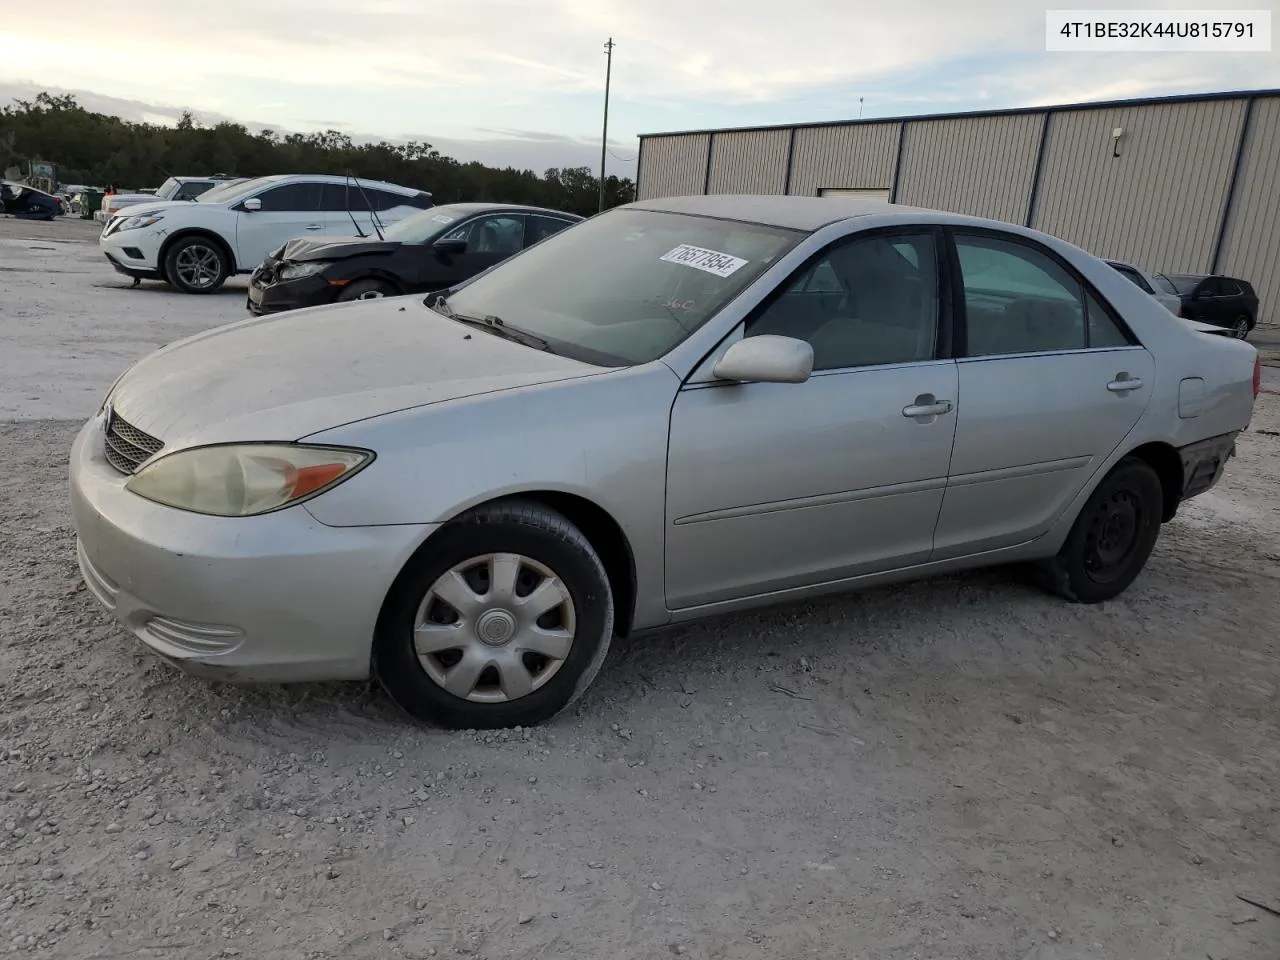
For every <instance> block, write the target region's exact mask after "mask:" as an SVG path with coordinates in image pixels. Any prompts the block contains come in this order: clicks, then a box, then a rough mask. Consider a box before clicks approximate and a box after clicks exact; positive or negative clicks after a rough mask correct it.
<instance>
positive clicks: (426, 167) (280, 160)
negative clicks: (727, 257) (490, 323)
mask: <svg viewBox="0 0 1280 960" xmlns="http://www.w3.org/2000/svg"><path fill="white" fill-rule="evenodd" d="M32 161H36V162H40V161H43V162H48V163H53V164H54V165H55V168H56V171H57V179H58V180H59V181H60V182H62V183H85V184H97V185H105V184H114V185H115V186H116V187H117V188H118V189H120V190H121V191H125V190H134V189H138V188H154V187H158V186H159V185H160V184H161V183H162V182H163V181H164V180H165V179H166V178H168V177H169V176H183V175H208V174H213V173H225V174H228V175H230V176H236V177H259V176H266V175H268V174H275V173H331V174H337V175H339V176H341V175H345V174H346V173H348V172H351V173H352V174H354V175H355V176H357V177H364V178H367V179H370V180H387V181H390V182H391V183H399V184H403V185H404V186H406V187H415V188H417V189H419V190H426V191H429V192H430V193H431V194H432V196H433V198H434V199H435V202H436V203H454V202H458V201H467V200H471V201H491V202H497V203H524V204H535V205H538V206H545V207H552V208H554V209H557V210H567V211H570V212H573V213H578V214H582V215H583V216H588V215H590V214H593V213H595V212H596V210H597V208H598V206H599V191H600V181H599V179H598V178H597V177H596V176H594V175H593V174H592V172H591V170H590V168H588V167H570V168H566V169H559V168H552V169H550V170H547V171H545V172H544V173H543V174H542V175H541V176H539V175H538V174H537V173H535V172H534V171H532V170H519V169H516V168H515V167H502V168H497V167H489V166H485V165H484V164H482V163H477V162H475V161H472V162H469V163H461V162H459V161H457V160H455V159H453V158H452V157H446V156H444V155H442V154H441V153H440V151H438V150H436V149H435V148H434V147H432V146H431V144H429V143H419V142H410V143H388V142H386V141H380V142H378V143H360V144H357V143H353V142H352V140H351V138H350V137H349V136H347V135H346V134H344V133H342V132H340V131H337V130H326V131H324V132H321V133H307V134H302V133H288V134H283V135H282V134H280V133H278V132H277V131H274V130H263V131H261V132H259V133H251V132H249V130H248V129H247V128H246V127H245V126H243V125H242V124H239V123H229V122H224V123H217V124H214V125H213V126H204V125H201V124H200V123H198V122H197V121H196V119H195V118H194V117H193V116H192V115H191V113H190V112H184V113H183V114H182V117H181V119H180V120H179V121H178V123H177V125H176V126H172V127H167V126H161V125H159V124H152V123H135V122H133V121H129V120H122V119H121V118H119V117H113V116H110V115H108V114H103V113H94V112H92V111H89V110H86V109H84V108H83V107H82V106H80V104H79V103H77V102H76V99H75V97H74V96H71V95H69V94H68V95H54V94H50V93H40V94H37V95H36V97H35V99H34V100H16V101H15V102H14V103H13V104H11V105H9V106H6V107H4V108H3V109H0V170H3V169H4V168H6V167H10V166H13V165H15V164H16V165H18V166H19V167H20V168H23V169H25V168H26V167H27V165H28V164H30V163H31V162H32ZM634 198H635V184H633V183H632V182H631V180H629V179H619V178H618V177H616V176H609V177H607V178H606V179H605V205H606V206H607V207H613V206H617V205H618V204H622V203H629V202H630V201H631V200H633V199H634Z"/></svg>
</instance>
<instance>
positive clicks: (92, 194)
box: [78, 190, 106, 220]
mask: <svg viewBox="0 0 1280 960" xmlns="http://www.w3.org/2000/svg"><path fill="white" fill-rule="evenodd" d="M104 196H106V191H104V190H86V191H84V193H82V194H80V196H79V198H78V199H79V200H80V219H81V220H92V219H93V215H94V214H95V213H97V212H98V211H99V210H101V209H102V198H103V197H104Z"/></svg>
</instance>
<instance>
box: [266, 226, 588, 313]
mask: <svg viewBox="0 0 1280 960" xmlns="http://www.w3.org/2000/svg"><path fill="white" fill-rule="evenodd" d="M580 220H582V217H580V216H578V215H577V214H574V213H564V212H563V211H560V210H546V209H543V208H541V207H525V206H511V205H508V204H500V203H453V204H448V205H445V206H439V207H432V208H431V209H430V210H426V211H423V212H422V213H418V214H414V215H413V216H410V217H406V218H405V219H404V220H401V221H400V222H399V223H397V224H394V225H392V226H390V227H388V228H387V229H386V230H385V231H383V236H382V237H381V238H380V239H375V238H373V237H301V238H299V239H296V240H290V241H289V242H288V243H286V244H285V245H284V246H283V247H281V248H280V249H279V250H276V251H274V252H273V253H271V254H269V255H268V256H267V258H266V259H265V260H263V262H262V264H261V265H260V266H259V267H258V269H257V270H255V271H254V272H253V275H252V276H251V277H250V278H249V297H248V301H247V304H246V305H247V307H248V309H249V312H250V313H252V314H255V315H261V314H266V313H278V312H280V311H282V310H292V309H295V308H298V307H314V306H320V305H321V304H326V303H334V302H344V301H347V300H372V299H376V298H378V297H394V296H398V295H400V294H406V293H428V292H431V291H434V290H443V289H445V288H447V287H452V286H453V285H454V284H457V283H461V282H462V281H463V280H467V279H469V278H471V277H473V276H475V275H476V274H478V273H481V272H483V271H485V270H487V269H489V268H490V267H492V266H493V265H494V264H496V263H499V262H500V261H502V260H505V259H506V258H507V257H509V256H511V255H513V254H515V253H519V252H520V251H521V250H523V249H524V248H525V247H529V246H532V245H533V244H535V243H537V242H538V241H540V240H543V239H545V238H547V237H549V236H552V235H553V234H556V233H559V232H560V231H561V230H563V229H564V228H565V227H570V226H573V224H575V223H577V222H579V221H580Z"/></svg>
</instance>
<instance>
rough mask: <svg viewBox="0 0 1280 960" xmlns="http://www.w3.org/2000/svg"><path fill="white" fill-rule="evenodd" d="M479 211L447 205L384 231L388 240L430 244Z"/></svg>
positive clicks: (416, 214)
mask: <svg viewBox="0 0 1280 960" xmlns="http://www.w3.org/2000/svg"><path fill="white" fill-rule="evenodd" d="M477 212H478V211H476V210H474V209H469V210H463V209H459V208H458V207H457V206H456V205H451V204H445V205H443V206H439V207H432V208H431V209H430V210H423V211H422V212H421V213H415V214H414V215H413V216H411V217H405V218H404V219H403V220H401V221H399V222H397V223H393V224H392V225H391V226H389V227H387V228H386V229H385V230H383V231H382V233H383V235H384V236H385V237H386V238H387V239H388V240H396V241H398V242H400V243H429V242H430V241H432V240H434V239H436V237H438V236H439V235H440V234H442V233H444V232H445V230H447V229H448V228H449V225H450V224H452V223H454V222H456V221H457V220H460V219H461V218H463V217H466V216H471V215H473V214H475V213H477Z"/></svg>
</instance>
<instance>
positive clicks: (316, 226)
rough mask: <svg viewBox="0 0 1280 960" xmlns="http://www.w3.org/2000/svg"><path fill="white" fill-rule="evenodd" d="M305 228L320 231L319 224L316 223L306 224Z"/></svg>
mask: <svg viewBox="0 0 1280 960" xmlns="http://www.w3.org/2000/svg"><path fill="white" fill-rule="evenodd" d="M306 228H307V229H308V230H319V229H320V224H318V223H308V224H307V227H306Z"/></svg>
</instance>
